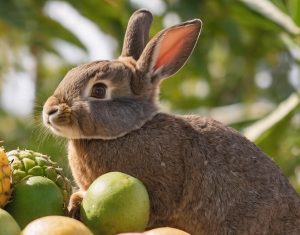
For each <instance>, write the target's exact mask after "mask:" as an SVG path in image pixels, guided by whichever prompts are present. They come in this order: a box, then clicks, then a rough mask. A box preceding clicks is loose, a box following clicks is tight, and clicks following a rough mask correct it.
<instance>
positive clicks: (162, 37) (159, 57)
mask: <svg viewBox="0 0 300 235" xmlns="http://www.w3.org/2000/svg"><path fill="white" fill-rule="evenodd" d="M201 26H202V22H201V21H200V20H198V19H195V20H190V21H187V22H184V23H182V24H178V25H175V26H172V27H170V28H167V29H165V30H163V31H161V32H159V33H158V34H157V35H156V36H155V37H154V38H153V39H151V41H150V42H149V43H148V44H147V46H146V48H145V49H144V51H143V53H142V55H141V57H140V59H139V60H138V62H137V68H138V70H140V71H141V72H142V73H145V74H149V75H150V77H151V78H152V80H157V79H162V78H166V77H169V76H171V75H173V74H174V73H176V72H177V71H178V70H179V69H180V68H181V67H182V66H183V65H184V64H185V62H186V61H187V59H188V58H189V56H190V54H191V53H192V51H193V49H194V47H195V45H196V42H197V39H198V37H199V34H200V30H201Z"/></svg>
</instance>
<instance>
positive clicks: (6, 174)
mask: <svg viewBox="0 0 300 235" xmlns="http://www.w3.org/2000/svg"><path fill="white" fill-rule="evenodd" d="M10 178H11V170H10V166H9V163H8V158H7V155H6V153H5V152H4V149H3V148H1V147H0V208H1V207H4V206H5V205H6V203H7V202H8V200H9V198H10V185H11V183H10Z"/></svg>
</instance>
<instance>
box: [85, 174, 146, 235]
mask: <svg viewBox="0 0 300 235" xmlns="http://www.w3.org/2000/svg"><path fill="white" fill-rule="evenodd" d="M149 210H150V203H149V196H148V192H147V190H146V188H145V186H144V185H143V183H142V182H141V181H139V180H138V179H136V178H134V177H132V176H130V175H127V174H124V173H121V172H110V173H107V174H104V175H102V176H100V177H99V178H97V179H96V180H95V181H94V182H93V183H92V184H91V186H90V187H89V189H88V190H87V192H86V195H85V197H84V198H83V201H82V204H81V210H80V215H81V221H82V222H83V223H84V224H85V225H86V226H88V227H89V228H90V229H91V230H92V232H93V233H94V234H95V235H100V234H101V235H115V234H117V233H122V232H140V231H144V229H145V228H146V226H147V224H148V220H149Z"/></svg>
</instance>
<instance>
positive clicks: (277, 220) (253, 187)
mask: <svg viewBox="0 0 300 235" xmlns="http://www.w3.org/2000/svg"><path fill="white" fill-rule="evenodd" d="M69 146H70V148H69V150H70V151H69V159H70V165H71V168H72V171H73V174H74V176H75V179H76V181H77V183H78V185H79V186H80V187H81V188H82V189H83V190H85V189H86V188H87V187H88V186H89V185H90V184H91V182H92V181H93V180H94V179H95V178H97V177H98V176H99V175H101V174H103V173H105V172H108V171H121V172H125V173H128V174H131V175H133V176H136V177H137V178H139V179H141V180H142V181H143V182H144V183H145V185H146V187H147V189H148V191H149V194H150V199H151V205H152V211H151V222H150V226H174V227H179V228H182V229H184V230H186V231H188V232H190V233H191V234H195V235H197V234H285V233H290V234H297V233H300V209H299V208H300V202H299V198H298V196H297V194H296V192H295V191H294V189H293V188H292V187H291V186H290V184H289V182H288V180H287V179H286V178H285V177H284V176H283V175H282V173H281V171H280V170H279V168H278V167H277V166H276V165H275V164H274V162H273V161H272V160H271V159H270V158H268V157H267V156H266V155H265V154H263V153H262V152H261V151H260V150H259V149H258V148H257V147H256V146H255V145H254V144H252V143H251V142H250V141H248V140H247V139H246V138H244V137H242V136H241V135H240V134H239V133H237V132H236V131H234V130H232V129H230V128H228V127H224V126H223V125H222V124H220V123H218V122H216V121H214V120H212V119H209V118H203V117H198V116H185V117H180V116H173V115H167V114H163V113H160V114H157V115H156V116H155V117H154V118H153V119H152V120H151V121H149V122H148V123H146V124H145V125H144V126H143V127H142V128H140V129H138V130H136V131H132V132H130V133H128V134H127V135H125V136H123V137H120V138H117V139H114V140H83V139H81V140H71V141H70V145H69Z"/></svg>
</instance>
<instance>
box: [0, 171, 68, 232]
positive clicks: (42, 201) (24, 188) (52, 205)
mask: <svg viewBox="0 0 300 235" xmlns="http://www.w3.org/2000/svg"><path fill="white" fill-rule="evenodd" d="M63 203H64V202H63V195H62V193H61V191H60V189H59V188H58V186H57V185H56V184H55V183H54V182H53V181H52V180H49V179H48V178H46V177H42V176H32V177H29V178H27V179H25V180H22V181H21V182H20V183H18V184H16V185H15V186H14V191H13V194H12V200H11V202H10V203H8V204H7V206H6V207H5V209H6V210H7V211H8V212H9V213H10V214H11V215H12V216H13V217H14V218H15V220H16V221H17V222H18V224H19V225H20V227H21V228H24V227H25V226H26V225H27V224H28V223H29V222H31V221H33V220H35V219H37V218H40V217H43V216H47V215H63Z"/></svg>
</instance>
